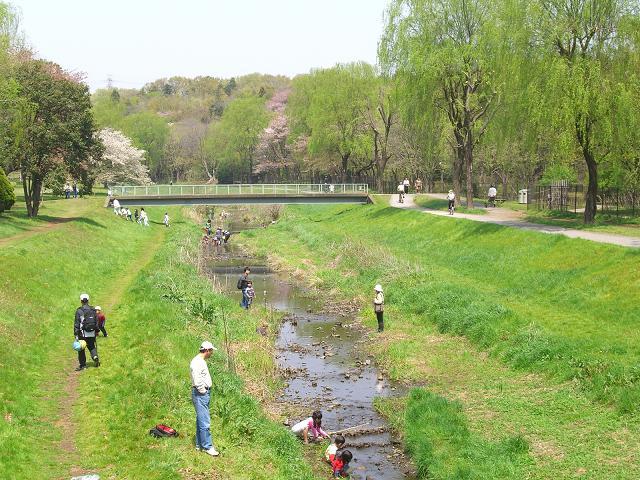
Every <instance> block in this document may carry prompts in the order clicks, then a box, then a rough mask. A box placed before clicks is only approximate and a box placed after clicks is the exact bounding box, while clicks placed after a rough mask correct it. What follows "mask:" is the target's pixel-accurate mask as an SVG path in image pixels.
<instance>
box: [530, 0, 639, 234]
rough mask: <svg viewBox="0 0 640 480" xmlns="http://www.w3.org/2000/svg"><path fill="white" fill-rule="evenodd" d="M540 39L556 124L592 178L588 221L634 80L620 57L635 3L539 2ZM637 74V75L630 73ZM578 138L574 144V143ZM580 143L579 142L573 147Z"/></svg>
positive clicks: (609, 0) (625, 0)
mask: <svg viewBox="0 0 640 480" xmlns="http://www.w3.org/2000/svg"><path fill="white" fill-rule="evenodd" d="M538 5H539V11H540V15H539V22H538V24H539V29H538V31H537V37H536V38H535V41H536V43H537V44H538V45H541V46H542V47H543V48H544V51H543V52H541V53H542V55H544V57H545V59H546V60H547V70H546V72H545V75H546V77H547V78H545V79H543V80H542V83H543V84H544V85H545V87H546V88H545V89H544V94H545V97H546V99H547V101H546V102H541V103H540V104H541V105H542V106H543V108H545V109H547V111H548V113H549V115H550V122H552V124H553V125H554V127H555V128H557V129H559V130H560V131H561V132H562V133H565V134H566V135H567V137H566V142H565V146H566V147H567V150H570V149H571V146H572V144H575V145H576V146H577V149H578V150H579V152H580V154H581V155H582V157H583V159H584V161H585V163H586V167H587V174H588V181H587V184H588V187H587V193H586V198H585V210H584V222H585V223H592V222H593V221H594V219H595V216H596V211H597V195H598V180H599V179H598V173H599V164H601V163H603V162H604V161H606V159H607V157H608V156H609V155H610V153H611V152H612V148H613V129H614V125H615V124H616V122H617V120H616V118H615V111H616V109H617V108H618V109H619V108H620V105H618V107H617V108H616V106H615V103H616V102H620V101H624V100H625V95H624V93H623V92H622V90H628V88H627V87H624V85H625V83H627V81H628V79H627V78H624V77H618V78H616V77H615V76H614V73H615V72H616V68H615V63H616V62H615V59H616V58H617V56H618V55H619V51H620V50H621V49H622V50H624V49H627V48H628V47H629V40H630V39H629V36H628V33H629V32H627V31H625V29H624V28H622V27H623V23H624V21H625V19H627V18H629V17H635V18H637V3H636V2H633V1H631V0H539V3H538ZM630 73H633V72H630ZM571 140H572V141H571ZM573 142H575V143H573Z"/></svg>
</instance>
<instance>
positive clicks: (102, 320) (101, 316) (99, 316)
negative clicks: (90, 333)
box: [96, 305, 108, 337]
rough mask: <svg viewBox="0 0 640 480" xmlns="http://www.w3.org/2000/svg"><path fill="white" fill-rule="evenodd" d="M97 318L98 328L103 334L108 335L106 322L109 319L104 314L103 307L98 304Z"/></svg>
mask: <svg viewBox="0 0 640 480" xmlns="http://www.w3.org/2000/svg"><path fill="white" fill-rule="evenodd" d="M96 318H97V319H98V330H100V331H101V332H102V335H103V336H104V337H107V336H108V335H107V329H106V328H104V324H105V322H106V321H107V317H105V316H104V313H103V312H102V307H99V306H98V305H96Z"/></svg>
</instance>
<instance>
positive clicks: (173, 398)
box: [0, 200, 313, 479]
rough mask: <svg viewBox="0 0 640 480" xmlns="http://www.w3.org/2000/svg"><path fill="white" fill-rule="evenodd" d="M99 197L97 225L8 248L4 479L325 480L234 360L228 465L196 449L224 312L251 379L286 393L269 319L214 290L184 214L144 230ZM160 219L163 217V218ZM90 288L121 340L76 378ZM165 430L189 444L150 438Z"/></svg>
mask: <svg viewBox="0 0 640 480" xmlns="http://www.w3.org/2000/svg"><path fill="white" fill-rule="evenodd" d="M88 201H89V202H94V203H95V205H92V206H93V207H94V208H95V210H94V211H93V212H92V216H91V219H90V220H91V221H90V222H82V221H73V222H69V223H66V224H64V225H62V226H61V227H60V228H58V229H56V230H52V231H47V232H43V233H42V234H38V235H33V236H30V237H28V238H25V239H22V240H17V241H16V242H14V243H12V244H9V245H6V246H3V248H2V251H0V262H1V263H0V268H1V270H2V274H1V275H0V278H1V279H2V281H1V283H0V290H1V291H2V296H0V333H1V335H0V384H1V385H2V387H1V389H0V404H1V405H2V407H1V408H2V412H1V413H2V417H1V418H0V472H3V475H4V474H7V475H8V478H12V479H21V478H68V476H69V474H70V473H71V474H81V473H87V472H98V473H100V474H101V476H103V477H104V478H132V479H133V478H135V479H137V478H145V479H147V478H150V479H153V478H158V479H168V478H205V477H206V478H256V479H262V478H264V479H267V478H269V479H272V478H281V479H285V478H287V479H288V478H302V479H307V478H313V477H312V474H311V473H310V470H309V468H308V467H307V466H306V464H305V463H304V461H303V460H302V451H301V446H300V445H299V442H297V441H296V440H295V439H294V438H293V437H292V436H291V435H290V434H289V432H287V431H286V429H284V428H283V427H281V426H278V425H276V424H274V423H273V422H271V421H269V420H268V418H267V417H266V416H265V414H264V413H263V411H262V408H261V406H260V403H259V401H258V400H257V399H255V398H252V397H251V396H250V395H249V394H248V393H247V386H246V385H245V384H244V382H243V381H242V380H240V377H239V376H238V375H234V374H233V373H230V372H228V371H226V369H225V368H224V365H225V360H226V358H225V356H224V355H223V353H222V352H218V355H217V356H216V357H215V358H213V360H212V362H211V366H210V370H211V372H212V376H213V378H214V394H213V395H212V432H213V436H214V439H215V441H216V445H217V446H218V447H219V449H220V450H221V451H222V456H221V457H220V458H217V459H212V458H210V457H208V456H206V455H204V454H198V452H195V449H194V448H193V441H192V433H193V432H194V429H195V414H194V412H193V406H192V405H191V400H190V383H189V382H190V380H189V371H188V365H189V361H190V360H191V358H192V357H193V356H194V355H195V354H196V353H197V347H198V345H199V344H200V342H201V341H202V339H203V338H208V339H210V340H212V341H213V342H214V343H216V344H218V346H220V344H221V338H222V327H221V312H222V311H223V310H224V311H226V312H228V315H227V316H226V319H227V320H228V322H229V331H230V335H231V337H232V340H233V344H234V349H235V358H236V362H237V365H236V368H237V370H238V373H239V374H240V375H242V374H245V373H246V375H247V377H249V378H252V379H254V380H255V382H254V388H255V389H256V390H259V391H263V392H266V394H268V393H269V392H271V391H273V389H274V388H275V387H276V386H277V379H276V378H275V376H274V374H273V372H274V366H273V359H272V355H271V348H272V343H271V340H270V339H268V338H263V337H261V336H259V335H258V334H257V333H256V331H255V326H256V325H257V324H258V323H259V322H260V321H261V320H262V319H261V318H260V315H259V314H257V312H255V311H254V312H252V313H251V314H250V315H247V314H245V313H244V312H238V311H237V309H235V308H233V307H235V305H232V302H231V301H230V300H227V299H226V298H224V297H221V296H218V295H215V294H213V293H212V292H211V288H210V284H209V283H208V282H207V281H206V280H205V279H203V278H201V277H199V276H198V274H197V271H196V269H195V267H193V266H192V265H191V264H190V263H189V262H188V260H190V259H192V258H194V256H195V249H196V248H197V246H198V244H197V238H198V237H199V231H198V227H197V226H195V225H192V224H191V223H188V222H186V221H185V220H183V219H182V218H181V215H180V211H179V210H177V209H173V210H170V214H171V216H172V219H173V226H172V227H171V228H170V229H166V230H165V229H164V228H163V227H161V226H160V225H155V224H154V225H152V227H151V228H148V229H145V228H143V227H140V226H138V225H134V224H131V223H129V222H126V221H124V220H121V219H118V218H115V217H114V216H113V214H112V213H110V211H108V210H106V209H101V208H99V207H98V203H99V202H100V200H88ZM77 202H85V200H78V201H77ZM161 215H162V212H161V210H160V209H150V217H151V218H152V219H153V218H161ZM165 237H166V238H165ZM70 246H73V248H70ZM145 256H146V257H148V260H149V263H148V264H147V261H146V259H143V258H142V257H145ZM139 260H140V261H139ZM139 269H142V270H141V271H139ZM81 291H87V292H88V293H89V294H90V295H91V298H92V302H93V303H101V304H102V305H103V307H104V306H105V305H107V308H108V307H109V306H110V305H111V306H112V307H113V308H108V309H107V311H106V313H107V318H108V320H107V329H108V330H109V338H106V339H103V338H100V339H99V347H98V348H99V353H100V356H101V359H102V362H103V365H102V366H101V367H100V368H99V369H96V368H90V369H88V370H85V371H84V372H81V373H80V374H79V375H75V374H70V373H69V372H70V371H72V369H73V368H74V366H75V364H76V360H75V357H76V355H75V352H73V351H72V350H71V341H72V340H73V333H72V332H73V327H72V325H73V312H74V310H75V307H76V305H77V296H78V293H80V292H81ZM231 311H233V312H234V313H233V314H232V313H231ZM70 380H71V381H74V382H75V383H74V384H73V390H72V391H69V385H70V383H69V381H70ZM250 386H251V385H250ZM69 398H72V399H73V403H70V402H69ZM67 408H68V409H69V411H68V412H67V411H65V409H67ZM161 422H166V423H168V424H169V425H171V426H173V427H175V428H176V429H178V430H179V431H180V432H182V433H183V434H184V436H183V437H181V438H178V439H165V441H159V440H154V439H153V438H152V437H150V436H149V435H148V430H149V429H150V428H151V427H152V426H153V425H155V424H156V423H161ZM65 433H66V434H68V437H67V438H63V435H64V434H65Z"/></svg>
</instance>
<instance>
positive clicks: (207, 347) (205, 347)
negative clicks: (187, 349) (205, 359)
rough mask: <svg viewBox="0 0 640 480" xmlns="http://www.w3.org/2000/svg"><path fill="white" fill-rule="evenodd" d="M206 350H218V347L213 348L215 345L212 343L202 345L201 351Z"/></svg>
mask: <svg viewBox="0 0 640 480" xmlns="http://www.w3.org/2000/svg"><path fill="white" fill-rule="evenodd" d="M204 350H218V349H217V348H216V347H214V346H213V344H212V343H211V342H206V341H205V342H202V345H200V351H201V352H202V351H204Z"/></svg>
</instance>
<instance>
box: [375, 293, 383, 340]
mask: <svg viewBox="0 0 640 480" xmlns="http://www.w3.org/2000/svg"><path fill="white" fill-rule="evenodd" d="M373 290H374V292H375V296H374V297H373V311H374V312H376V319H377V320H378V332H379V333H380V332H383V331H384V319H383V314H384V293H382V285H380V284H377V285H376V286H375V287H374V288H373Z"/></svg>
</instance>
